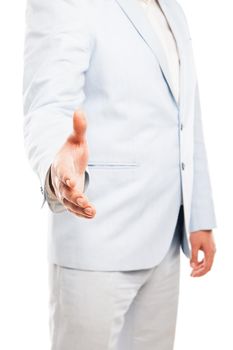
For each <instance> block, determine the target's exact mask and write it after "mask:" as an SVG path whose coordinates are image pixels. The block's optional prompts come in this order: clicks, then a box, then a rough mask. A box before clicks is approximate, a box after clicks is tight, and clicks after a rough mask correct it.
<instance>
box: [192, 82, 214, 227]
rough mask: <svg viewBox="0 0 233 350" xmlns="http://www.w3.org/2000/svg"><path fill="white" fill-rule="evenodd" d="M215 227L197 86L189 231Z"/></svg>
mask: <svg viewBox="0 0 233 350" xmlns="http://www.w3.org/2000/svg"><path fill="white" fill-rule="evenodd" d="M216 226H217V223H216V215H215V208H214V203H213V196H212V188H211V182H210V176H209V169H208V159H207V154H206V147H205V142H204V134H203V125H202V117H201V106H200V96H199V88H198V84H197V85H196V96H195V116H194V177H193V194H192V203H191V219H190V226H189V230H190V232H192V231H198V230H201V229H203V230H205V229H206V230H207V229H212V228H214V227H216Z"/></svg>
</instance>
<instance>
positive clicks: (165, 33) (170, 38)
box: [137, 0, 180, 101]
mask: <svg viewBox="0 0 233 350" xmlns="http://www.w3.org/2000/svg"><path fill="white" fill-rule="evenodd" d="M137 1H138V2H139V4H140V5H141V7H142V9H143V10H144V11H145V14H146V16H147V18H148V19H149V21H150V23H151V25H152V27H153V28H154V30H155V32H156V35H157V36H158V38H159V40H160V42H161V44H162V46H163V49H164V51H165V55H166V57H167V63H168V67H169V71H170V74H171V78H172V82H173V92H174V95H175V98H176V100H177V101H178V99H179V71H180V61H179V55H178V50H177V45H176V40H175V37H174V35H173V33H172V31H171V28H170V26H169V24H168V21H167V19H166V17H165V15H164V13H163V12H162V9H161V8H160V6H159V3H158V0H137Z"/></svg>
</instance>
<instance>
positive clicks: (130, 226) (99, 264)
mask: <svg viewBox="0 0 233 350" xmlns="http://www.w3.org/2000/svg"><path fill="white" fill-rule="evenodd" d="M160 5H161V7H162V9H163V11H164V13H165V15H166V17H167V19H168V21H169V24H170V27H171V29H172V31H173V33H174V35H175V38H176V41H177V44H178V50H179V56H180V100H179V102H178V103H177V102H176V100H175V98H174V95H173V91H172V84H171V76H170V74H169V69H168V65H167V62H166V57H165V53H164V51H163V48H162V46H161V43H160V42H159V40H158V38H157V37H156V35H155V33H154V30H153V28H152V27H151V25H150V23H149V22H148V20H147V18H146V16H145V14H144V13H143V11H142V10H141V8H140V6H139V4H138V3H137V0H69V1H68V0H57V1H56V2H54V1H47V0H40V1H37V0H28V7H27V15H26V19H27V32H26V38H25V69H24V114H25V122H24V135H25V149H26V151H27V155H28V158H29V161H30V164H31V166H32V168H33V170H34V171H35V172H36V173H37V175H38V177H39V179H40V184H41V189H42V194H43V196H44V201H43V204H42V206H43V205H44V203H45V201H46V193H45V192H44V184H45V178H46V174H47V172H48V169H49V167H50V165H51V163H52V161H53V159H54V157H55V154H56V153H57V151H58V150H59V149H60V147H61V146H62V145H63V143H64V142H65V140H66V137H67V136H68V135H69V134H70V133H71V132H72V116H73V112H74V110H75V109H76V108H78V107H79V108H80V107H81V108H83V109H84V110H85V112H86V115H87V119H88V130H87V141H88V146H89V154H90V158H89V162H88V167H87V175H88V183H86V190H85V193H86V195H87V196H88V198H89V199H90V201H91V202H92V203H93V204H94V205H95V207H96V210H97V214H96V217H95V218H94V219H92V220H86V219H83V218H78V217H77V216H74V215H73V214H71V213H70V212H68V211H67V210H66V209H65V208H64V207H62V205H61V204H60V207H59V206H58V208H57V210H55V209H53V208H52V207H51V206H50V209H51V210H49V245H48V247H49V249H48V257H49V260H50V261H53V262H55V263H57V264H61V265H66V266H70V267H77V268H83V269H92V270H97V269H98V270H129V269H140V268H147V267H151V266H154V265H155V264H158V263H159V262H160V261H161V260H162V258H163V257H164V255H165V253H166V252H167V250H168V247H169V244H170V242H171V239H172V235H173V233H174V228H175V224H176V220H177V216H178V212H179V209H180V205H181V197H182V199H183V209H184V227H183V236H182V249H183V251H184V253H185V254H186V255H187V257H189V256H190V242H189V234H190V232H192V231H196V230H199V229H210V228H214V227H216V217H215V212H214V205H213V198H212V190H211V184H210V178H209V173H208V162H207V156H206V150H205V144H204V138H203V128H202V120H201V111H200V101H199V92H198V83H197V77H196V71H195V66H194V61H193V53H192V46H191V38H190V33H189V29H188V25H187V23H186V19H185V16H184V13H183V11H182V9H181V8H180V5H179V4H178V3H177V2H176V1H175V0H160Z"/></svg>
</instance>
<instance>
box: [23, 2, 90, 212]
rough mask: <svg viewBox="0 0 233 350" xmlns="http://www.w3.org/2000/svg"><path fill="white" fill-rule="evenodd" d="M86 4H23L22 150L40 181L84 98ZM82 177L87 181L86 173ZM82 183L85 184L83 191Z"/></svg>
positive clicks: (87, 49) (87, 33) (87, 35)
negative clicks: (24, 19)
mask: <svg viewBox="0 0 233 350" xmlns="http://www.w3.org/2000/svg"><path fill="white" fill-rule="evenodd" d="M86 4H87V0H69V1H65V0H57V1H48V0H40V1H38V0H28V2H27V10H26V35H25V45H24V77H23V100H24V125H23V129H24V145H25V150H26V153H27V157H28V159H29V162H30V165H31V167H32V169H33V170H34V172H35V173H36V174H37V175H38V177H39V180H40V188H41V192H42V194H43V197H44V198H43V203H42V206H41V208H42V207H43V205H44V203H45V202H46V199H47V198H48V197H47V196H46V193H45V180H46V175H47V172H48V170H49V167H50V165H51V163H52V162H53V160H54V157H55V155H56V153H57V152H58V151H59V149H60V148H61V147H62V145H63V144H64V143H65V141H66V138H67V137H68V136H69V135H70V133H71V132H72V117H73V113H74V111H75V110H76V109H77V108H82V104H83V102H84V99H85V93H84V84H85V72H86V71H87V69H88V67H89V63H90V57H91V52H92V48H93V42H94V40H93V36H92V34H91V33H92V31H91V19H90V14H89V13H88V12H87V5H86ZM86 172H87V175H86V177H87V178H88V180H89V176H88V174H89V173H88V168H87V169H86ZM87 185H88V182H86V187H87Z"/></svg>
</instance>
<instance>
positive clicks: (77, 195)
mask: <svg viewBox="0 0 233 350" xmlns="http://www.w3.org/2000/svg"><path fill="white" fill-rule="evenodd" d="M60 192H61V196H62V197H63V198H65V199H66V200H68V201H69V202H71V203H73V204H74V205H76V206H79V207H80V208H86V207H88V206H89V207H92V204H91V203H90V202H89V200H88V198H87V197H86V196H85V195H84V194H83V193H82V192H81V191H78V190H71V189H70V188H68V187H67V186H64V185H63V184H61V188H60Z"/></svg>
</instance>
